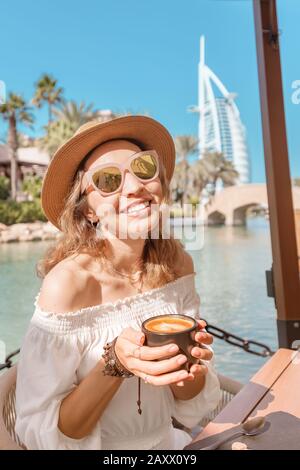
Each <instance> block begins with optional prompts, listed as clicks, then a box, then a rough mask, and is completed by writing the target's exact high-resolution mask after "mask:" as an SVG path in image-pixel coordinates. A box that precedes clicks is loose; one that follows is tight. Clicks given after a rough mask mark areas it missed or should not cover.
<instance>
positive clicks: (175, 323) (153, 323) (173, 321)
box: [145, 315, 195, 334]
mask: <svg viewBox="0 0 300 470" xmlns="http://www.w3.org/2000/svg"><path fill="white" fill-rule="evenodd" d="M173 316H174V318H173ZM194 323H195V322H194V321H191V320H188V319H186V318H181V317H180V318H179V317H178V316H177V315H161V316H160V317H159V318H154V319H153V320H150V321H149V320H148V321H147V322H146V326H145V327H146V329H147V330H148V331H151V332H154V333H168V334H170V333H178V332H180V331H184V330H188V329H190V328H193V327H194Z"/></svg>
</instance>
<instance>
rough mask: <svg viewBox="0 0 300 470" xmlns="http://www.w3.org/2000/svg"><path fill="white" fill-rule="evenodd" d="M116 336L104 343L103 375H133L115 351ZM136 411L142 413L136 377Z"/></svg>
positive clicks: (139, 387) (128, 376)
mask: <svg viewBox="0 0 300 470" xmlns="http://www.w3.org/2000/svg"><path fill="white" fill-rule="evenodd" d="M117 339H118V337H116V338H115V339H114V340H113V341H111V342H110V343H106V345H105V346H104V348H103V349H104V353H103V354H102V357H103V359H104V369H103V375H111V376H113V377H123V378H130V377H133V376H134V374H133V373H132V372H130V371H129V370H128V369H126V367H124V366H123V364H122V363H121V362H120V361H119V359H118V356H117V354H116V351H115V344H116V341H117ZM137 405H138V413H139V414H142V409H141V378H140V377H138V400H137Z"/></svg>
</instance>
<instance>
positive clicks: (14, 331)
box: [0, 220, 277, 382]
mask: <svg viewBox="0 0 300 470" xmlns="http://www.w3.org/2000/svg"><path fill="white" fill-rule="evenodd" d="M48 246H49V242H30V243H25V242H23V243H15V244H5V245H0V276H1V277H0V340H1V341H2V342H4V343H5V345H6V351H7V352H11V351H12V350H14V349H16V348H18V347H19V345H20V343H21V339H22V337H23V335H24V333H25V331H26V327H27V324H28V322H29V320H30V317H31V315H32V313H33V301H34V297H35V295H36V294H37V291H38V289H39V286H40V282H41V281H40V280H39V279H38V278H37V276H36V274H35V264H36V262H37V260H38V259H39V258H40V257H41V256H42V254H43V252H44V251H45V250H46V249H47V247H48ZM191 255H192V257H193V259H194V263H195V269H196V272H197V277H196V283H197V289H198V291H199V293H200V296H201V301H202V305H201V314H202V316H203V318H205V319H206V320H207V321H208V322H209V323H212V324H215V325H218V326H219V327H221V328H224V329H226V330H229V331H231V332H233V333H235V334H237V335H241V336H244V337H246V338H251V339H256V340H258V341H262V342H264V343H266V344H267V345H269V346H270V347H271V348H272V349H274V348H276V345H277V343H276V341H277V338H276V312H275V308H274V302H273V299H269V298H268V297H267V295H266V287H265V270H266V269H269V268H270V266H271V250H270V237H269V228H268V225H267V223H266V222H265V221H264V220H263V221H261V220H253V221H251V223H249V224H248V226H247V228H244V227H210V228H206V229H205V234H204V246H203V248H202V249H201V250H197V251H191ZM214 350H215V356H216V364H217V367H218V370H219V371H220V372H221V373H222V374H225V375H229V376H230V377H233V378H236V379H239V380H241V381H244V382H245V381H247V380H248V379H249V378H250V377H251V376H252V375H253V374H254V373H255V371H256V370H257V369H258V368H260V367H261V366H262V365H263V363H264V362H265V359H262V358H259V357H256V356H253V355H250V354H247V353H245V352H243V351H242V350H240V349H238V348H235V347H232V346H230V345H228V344H226V343H225V342H224V341H221V340H219V339H215V341H214Z"/></svg>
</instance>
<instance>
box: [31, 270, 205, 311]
mask: <svg viewBox="0 0 300 470" xmlns="http://www.w3.org/2000/svg"><path fill="white" fill-rule="evenodd" d="M195 275H196V273H195V272H193V273H190V274H186V275H184V276H181V277H179V278H177V279H175V280H174V281H171V282H167V283H166V284H165V285H163V286H161V287H155V288H153V289H149V290H147V291H145V292H139V293H137V294H133V295H130V296H127V297H123V298H121V299H117V300H115V301H114V302H105V303H101V304H97V305H91V306H87V307H82V308H81V309H79V310H75V311H74V310H73V311H69V312H53V311H48V310H44V309H42V308H41V307H40V306H39V304H38V301H39V297H40V294H41V289H40V290H39V292H38V294H37V295H36V297H35V301H34V306H35V308H36V312H38V313H39V314H41V315H45V316H52V315H54V316H59V317H60V318H62V317H64V316H66V317H70V316H77V315H81V314H86V313H93V312H95V311H97V312H98V311H101V310H102V309H107V308H117V307H119V306H121V305H125V304H130V303H134V302H136V301H140V300H147V299H148V298H150V297H151V296H152V294H157V293H158V292H160V291H162V292H163V291H164V290H166V289H169V288H170V287H174V286H175V285H177V284H180V283H183V282H185V281H187V280H188V279H190V278H192V277H194V276H195Z"/></svg>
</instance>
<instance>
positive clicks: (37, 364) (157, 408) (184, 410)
mask: <svg viewBox="0 0 300 470" xmlns="http://www.w3.org/2000/svg"><path fill="white" fill-rule="evenodd" d="M38 297H39V294H38V296H37V298H36V301H35V311H34V314H33V317H32V319H31V321H30V324H29V328H28V331H27V333H26V335H25V338H24V340H23V343H22V347H21V355H20V361H19V364H18V373H17V388H16V413H17V417H16V427H15V429H16V433H17V435H18V437H19V438H20V440H21V442H22V443H23V444H24V445H25V446H26V447H27V449H74V450H75V449H110V450H113V449H122V450H124V449H146V450H149V449H182V448H183V447H184V446H185V445H187V444H188V443H189V442H190V441H191V437H190V435H189V434H187V433H186V432H185V431H183V430H179V429H175V428H174V427H173V426H172V420H171V417H172V416H173V417H175V418H176V419H177V420H178V421H179V422H181V423H182V424H184V425H185V426H187V427H190V428H191V427H194V426H196V425H197V424H198V423H199V421H200V419H201V417H203V416H204V415H206V414H207V413H208V412H209V411H211V410H212V409H214V407H215V406H216V405H217V403H218V401H219V398H220V387H219V382H218V378H217V375H216V373H215V371H214V367H213V362H212V361H210V362H209V363H207V365H208V369H209V372H208V374H207V376H206V381H205V386H204V388H203V389H202V391H201V392H200V393H199V394H198V395H197V396H196V397H194V398H192V399H191V400H178V399H176V398H174V396H173V393H172V391H171V389H170V387H169V386H153V385H150V384H145V383H144V382H143V381H142V389H141V399H142V410H143V412H142V414H141V415H139V414H138V412H137V404H136V401H137V389H138V378H137V377H132V378H130V379H125V380H124V381H123V382H122V385H121V386H120V388H119V389H118V391H117V392H116V394H115V395H114V396H113V398H112V400H111V401H110V403H109V404H108V406H107V407H106V409H105V411H104V413H103V414H102V416H101V418H100V420H99V422H98V423H97V425H96V426H95V427H94V429H93V431H92V432H91V434H89V435H88V436H86V437H84V438H82V439H72V438H70V437H68V436H65V435H64V434H63V433H62V432H61V431H60V430H59V428H58V416H59V408H60V403H61V401H62V400H63V398H64V397H65V396H66V395H68V394H69V393H70V392H71V391H72V390H73V388H74V387H76V386H77V385H78V384H79V383H80V381H81V380H82V379H83V378H84V377H85V376H86V375H87V374H88V373H89V371H90V370H91V369H92V368H93V367H94V366H95V365H96V363H97V361H99V359H100V358H101V355H102V353H103V346H104V345H105V343H106V342H108V341H112V340H113V339H114V338H115V337H116V336H117V335H119V334H120V333H121V331H122V330H123V329H124V328H126V327H128V326H131V327H133V328H135V329H140V328H141V324H142V322H143V321H144V320H146V319H147V318H150V317H154V316H156V315H161V314H165V313H171V314H174V313H180V314H186V315H190V316H192V317H194V318H199V303H200V300H199V296H198V294H197V292H196V289H195V276H194V274H189V275H186V276H183V277H181V278H179V279H177V280H175V281H173V282H170V283H168V284H166V285H164V286H163V287H159V288H155V289H151V290H149V291H147V292H143V293H140V294H136V295H132V296H130V297H126V298H123V299H120V300H117V301H116V302H109V303H104V304H100V305H95V306H92V307H85V308H82V309H80V310H78V311H76V312H69V313H53V312H46V311H43V310H42V309H41V308H40V307H39V304H38Z"/></svg>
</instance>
